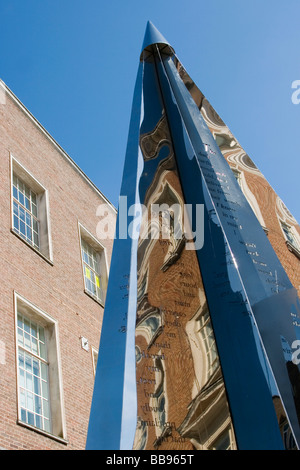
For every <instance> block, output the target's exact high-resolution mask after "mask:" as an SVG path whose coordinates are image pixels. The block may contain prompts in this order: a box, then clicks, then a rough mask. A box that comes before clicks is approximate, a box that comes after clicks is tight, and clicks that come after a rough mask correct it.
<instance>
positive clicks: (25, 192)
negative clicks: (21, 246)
mask: <svg viewBox="0 0 300 470" xmlns="http://www.w3.org/2000/svg"><path fill="white" fill-rule="evenodd" d="M37 216H38V211H37V196H36V194H35V193H34V192H33V191H32V190H31V189H30V188H29V187H28V186H27V185H26V184H25V183H24V182H23V181H22V180H21V179H20V178H18V177H17V176H16V175H15V174H14V176H13V229H14V231H15V232H16V233H18V234H19V235H20V236H21V237H22V238H24V240H26V241H27V242H28V243H30V244H31V245H33V246H34V247H35V248H37V249H39V222H38V218H37Z"/></svg>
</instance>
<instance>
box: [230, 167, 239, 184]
mask: <svg viewBox="0 0 300 470" xmlns="http://www.w3.org/2000/svg"><path fill="white" fill-rule="evenodd" d="M231 169H232V173H233V174H234V177H235V179H236V180H237V182H238V183H239V185H241V172H240V171H238V170H235V169H234V168H231Z"/></svg>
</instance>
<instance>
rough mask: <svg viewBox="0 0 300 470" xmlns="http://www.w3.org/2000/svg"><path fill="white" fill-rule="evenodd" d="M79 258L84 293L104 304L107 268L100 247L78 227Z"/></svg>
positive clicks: (96, 241)
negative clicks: (79, 238) (80, 257)
mask: <svg viewBox="0 0 300 470" xmlns="http://www.w3.org/2000/svg"><path fill="white" fill-rule="evenodd" d="M80 234H81V256H82V266H83V276H84V286H85V291H86V292H87V293H88V294H89V295H91V296H92V297H93V298H94V299H95V300H97V301H98V302H100V303H104V301H105V294H106V286H107V267H106V259H105V252H104V248H103V247H102V245H101V244H100V243H99V242H98V240H96V239H95V238H94V237H93V236H92V235H91V234H89V233H88V232H87V231H86V230H85V229H83V227H81V226H80Z"/></svg>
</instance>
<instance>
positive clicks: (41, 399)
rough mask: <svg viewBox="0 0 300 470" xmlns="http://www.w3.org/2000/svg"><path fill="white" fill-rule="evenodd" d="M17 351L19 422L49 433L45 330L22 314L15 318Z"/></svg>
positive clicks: (47, 365) (47, 366)
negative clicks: (16, 324)
mask: <svg viewBox="0 0 300 470" xmlns="http://www.w3.org/2000/svg"><path fill="white" fill-rule="evenodd" d="M18 349H19V351H18V367H19V399H20V404H19V406H20V418H21V421H23V422H24V423H27V424H31V425H32V426H35V427H37V428H39V429H42V430H44V431H47V432H51V421H50V402H49V372H48V368H49V364H48V361H47V348H46V343H45V329H44V328H43V327H41V326H39V325H38V324H37V323H36V322H33V321H31V320H30V319H28V318H27V317H24V316H23V315H21V314H18Z"/></svg>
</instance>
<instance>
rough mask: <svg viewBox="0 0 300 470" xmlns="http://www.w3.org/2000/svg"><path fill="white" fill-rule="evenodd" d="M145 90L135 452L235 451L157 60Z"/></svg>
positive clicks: (147, 67) (149, 65) (147, 68)
mask: <svg viewBox="0 0 300 470" xmlns="http://www.w3.org/2000/svg"><path fill="white" fill-rule="evenodd" d="M144 84H146V86H144V94H143V103H144V120H143V123H142V126H141V135H140V146H141V149H142V152H143V158H144V169H143V173H142V175H141V177H140V182H139V194H140V198H141V202H142V203H143V205H144V212H143V218H142V222H141V228H140V237H139V242H138V250H137V267H138V272H137V274H138V276H137V301H138V302H137V318H136V346H135V349H136V381H137V401H138V409H137V411H138V425H137V431H136V436H135V442H134V449H139V450H141V449H159V450H163V449H194V448H196V449H213V448H219V449H221V448H231V449H232V448H235V447H236V444H235V438H234V432H233V427H232V422H231V417H230V412H229V407H228V404H227V398H226V392H225V387H224V382H223V377H222V372H221V367H220V362H219V357H218V351H217V346H216V342H215V338H214V333H213V329H212V325H211V320H210V314H209V309H208V305H207V301H206V296H205V292H204V288H203V283H202V278H201V274H200V270H199V264H198V261H197V256H196V252H195V249H194V247H193V249H187V246H186V245H187V243H188V242H189V243H191V241H188V240H187V239H186V237H185V233H184V206H185V201H184V197H183V193H182V189H181V184H180V180H179V176H178V171H177V166H176V161H175V156H174V149H173V145H172V138H171V135H170V132H169V127H168V122H167V119H166V115H165V110H164V108H163V101H162V97H161V95H160V89H159V84H158V81H157V75H156V64H155V61H154V60H153V57H152V59H148V61H147V62H146V63H145V64H144ZM157 206H158V209H159V210H158V211H157V212H156V213H154V208H155V207H157ZM201 223H203V221H201Z"/></svg>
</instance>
